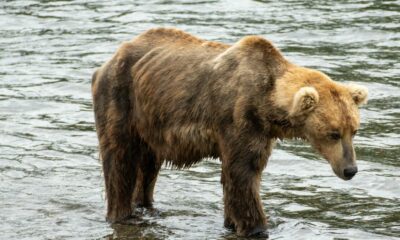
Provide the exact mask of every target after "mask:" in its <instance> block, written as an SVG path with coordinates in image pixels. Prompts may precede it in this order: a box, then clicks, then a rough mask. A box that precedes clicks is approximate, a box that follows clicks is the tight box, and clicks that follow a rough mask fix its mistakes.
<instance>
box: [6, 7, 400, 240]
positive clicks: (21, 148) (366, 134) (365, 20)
mask: <svg viewBox="0 0 400 240" xmlns="http://www.w3.org/2000/svg"><path fill="white" fill-rule="evenodd" d="M156 26H174V27H178V28H181V29H183V30H186V31H188V32H190V33H193V34H195V35H197V36H200V37H202V38H206V39H209V40H217V41H224V42H228V43H232V42H235V41H236V40H238V39H239V38H240V37H242V36H244V35H249V34H257V35H261V36H264V37H266V38H268V39H270V40H272V41H273V42H274V43H275V44H276V45H277V46H278V47H279V48H280V49H281V50H282V51H283V53H284V54H285V55H286V56H287V57H288V58H289V59H290V60H291V61H293V62H295V63H297V64H300V65H304V66H307V67H313V68H317V69H319V70H322V71H324V72H326V73H327V74H328V75H330V76H331V77H332V78H334V79H335V80H337V81H341V82H348V81H352V82H357V83H361V84H364V85H366V86H367V87H368V88H369V89H370V101H369V104H368V105H367V106H365V107H363V109H362V110H361V116H362V124H361V129H360V131H359V135H358V136H357V137H356V138H355V143H356V145H357V149H356V151H357V154H358V158H359V169H360V172H359V174H358V175H357V176H356V177H355V178H354V180H352V181H349V182H344V181H342V180H340V179H338V178H337V177H335V176H334V174H333V173H332V171H331V170H330V166H329V165H328V163H326V162H325V160H322V159H321V157H319V156H317V155H315V154H314V153H313V151H312V150H311V149H310V147H308V146H307V145H305V144H302V143H299V142H280V143H278V146H277V148H276V150H275V151H274V153H273V156H272V157H271V159H270V161H269V165H268V167H267V169H266V171H264V174H263V182H262V191H261V194H262V199H263V204H264V207H265V211H266V213H267V214H268V216H269V228H270V235H271V239H396V238H399V237H400V160H399V155H400V62H399V59H400V1H344V0H340V1H293V0H281V1H267V0H263V1H261V0H260V1H247V0H243V1H229V0H223V1H212V0H203V1H194V0H185V1H178V0H176V1H173V0H170V1H144V0H142V1H134V3H132V2H129V1H121V0H117V1H105V0H96V1H93V0H90V1H45V0H30V1H29V0H26V1H25V0H19V1H7V0H2V1H1V3H0V221H1V224H0V232H1V238H2V239H67V238H74V239H102V238H105V239H137V238H140V237H142V238H144V239H147V238H150V239H151V238H153V239H224V238H228V239H234V238H235V235H234V234H232V233H231V232H229V231H227V230H225V229H224V228H223V227H222V225H223V218H222V215H223V205H222V196H221V195H222V190H221V186H220V184H219V177H220V163H219V162H218V161H216V160H208V161H204V162H203V163H201V164H199V165H197V166H195V167H193V168H191V169H190V170H185V171H175V170H170V169H167V168H165V169H163V170H162V172H161V175H160V178H159V180H158V183H157V186H156V193H155V199H156V203H155V207H156V208H157V209H158V210H159V211H160V213H159V214H154V213H149V212H138V219H137V220H136V221H135V222H133V224H132V225H128V226H127V225H114V226H110V225H109V224H107V223H106V222H105V218H104V214H105V199H104V194H103V192H104V187H103V182H102V175H101V166H100V164H99V161H98V150H97V138H96V134H95V129H94V122H93V114H92V109H91V107H92V105H91V96H90V79H91V74H92V72H93V71H94V69H95V68H97V67H99V66H100V65H101V64H102V63H103V62H105V61H106V60H108V59H109V58H110V57H111V55H112V53H113V52H114V51H115V50H116V48H117V47H118V45H119V44H120V43H121V42H122V41H126V40H129V39H131V38H132V37H134V36H135V35H137V34H139V33H141V32H142V31H144V30H146V29H148V28H151V27H156Z"/></svg>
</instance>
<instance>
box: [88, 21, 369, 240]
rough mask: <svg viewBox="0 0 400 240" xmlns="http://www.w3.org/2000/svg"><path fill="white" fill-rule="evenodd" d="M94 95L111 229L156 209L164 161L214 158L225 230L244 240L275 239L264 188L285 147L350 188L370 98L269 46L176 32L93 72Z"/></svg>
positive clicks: (157, 35)
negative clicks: (299, 148)
mask: <svg viewBox="0 0 400 240" xmlns="http://www.w3.org/2000/svg"><path fill="white" fill-rule="evenodd" d="M92 94H93V102H94V112H95V120H96V129H97V134H98V138H99V145H100V156H101V160H102V165H103V172H104V178H105V186H106V195H107V202H108V206H107V219H108V220H109V221H111V222H116V221H120V220H123V219H125V218H127V217H129V216H131V214H132V212H133V210H132V203H134V204H133V206H134V205H136V206H137V205H140V206H144V207H149V206H151V205H152V202H153V190H154V185H155V182H156V179H157V175H158V172H159V170H160V167H161V165H162V164H163V163H164V162H166V163H168V164H170V165H172V166H174V167H176V168H187V167H190V166H191V165H193V164H195V163H197V162H199V161H200V160H201V159H203V158H205V157H214V158H219V159H220V160H221V161H222V173H221V183H222V185H223V190H224V191H223V192H224V196H223V199H224V206H225V209H224V215H225V216H224V217H225V226H226V227H231V228H233V229H235V230H236V232H237V233H238V235H240V236H248V235H253V234H259V233H262V232H264V231H265V230H266V223H267V222H266V217H265V215H264V212H263V206H262V204H261V199H260V196H259V188H260V181H261V175H262V171H263V169H264V168H265V166H266V164H267V160H268V158H269V156H270V154H271V151H272V148H273V145H274V142H275V140H276V139H277V138H281V139H283V138H294V137H298V138H303V139H305V140H308V141H309V142H310V143H311V144H312V146H313V147H314V148H315V149H316V150H318V151H319V152H320V153H321V154H322V155H323V156H324V157H325V158H326V159H327V160H328V161H329V162H330V163H331V165H332V168H333V170H334V171H335V173H336V174H337V175H338V176H339V177H342V178H345V177H344V176H343V174H342V170H343V168H346V167H348V166H353V165H355V154H354V150H353V146H352V136H353V135H354V132H355V130H356V129H357V128H358V125H359V116H358V105H360V104H361V103H363V102H365V101H366V97H367V92H366V89H365V88H363V87H360V86H356V85H351V86H346V85H344V84H340V83H336V82H334V81H332V80H331V79H330V78H329V77H328V76H326V75H324V74H323V73H321V72H318V71H316V70H312V69H308V68H302V67H299V66H296V65H294V64H292V63H290V62H289V61H287V60H286V59H285V58H284V57H283V56H282V54H281V53H280V51H279V50H278V49H277V48H275V47H274V46H273V45H272V44H271V42H269V41H268V40H265V39H264V38H262V37H257V36H248V37H244V38H243V39H241V40H240V41H238V42H237V43H235V44H233V45H227V44H221V43H217V42H210V41H205V40H201V39H198V38H196V37H194V36H192V35H190V34H187V33H185V32H182V31H180V30H176V29H166V28H158V29H152V30H149V31H147V32H145V33H143V34H141V35H139V36H138V37H136V38H134V39H133V40H131V41H129V42H125V43H123V44H122V45H121V46H120V48H119V49H118V50H117V52H116V54H115V55H114V57H113V58H112V59H111V60H110V61H109V62H107V63H105V64H104V65H103V66H102V67H101V68H100V69H98V70H97V71H96V72H95V73H94V75H93V79H92ZM332 132H335V133H336V132H337V133H338V134H340V137H341V140H340V143H339V142H337V141H336V140H334V139H331V135H332V134H331V133H332Z"/></svg>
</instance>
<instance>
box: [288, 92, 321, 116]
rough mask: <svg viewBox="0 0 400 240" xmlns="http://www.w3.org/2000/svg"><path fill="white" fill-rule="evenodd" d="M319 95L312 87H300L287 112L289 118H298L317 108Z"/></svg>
mask: <svg viewBox="0 0 400 240" xmlns="http://www.w3.org/2000/svg"><path fill="white" fill-rule="evenodd" d="M318 101H319V94H318V92H317V90H316V89H315V88H313V87H302V88H300V89H299V90H298V91H297V92H296V93H295V95H294V98H293V103H292V107H291V109H290V110H289V116H291V117H298V116H301V115H305V114H307V113H309V112H311V111H312V110H314V108H315V107H316V106H317V104H318Z"/></svg>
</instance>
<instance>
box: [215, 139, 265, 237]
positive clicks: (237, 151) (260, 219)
mask: <svg viewBox="0 0 400 240" xmlns="http://www.w3.org/2000/svg"><path fill="white" fill-rule="evenodd" d="M266 149H267V148H265V147H264V148H255V147H254V146H252V145H247V146H243V148H241V147H239V146H237V147H229V146H225V147H224V148H223V149H222V151H221V154H222V156H221V157H222V176H221V180H222V181H221V182H222V184H223V190H224V191H223V192H224V205H225V209H224V212H225V223H224V225H225V226H226V227H229V228H234V229H236V232H237V234H238V235H239V236H246V237H247V236H253V237H262V238H267V237H268V232H267V219H266V217H265V215H264V211H263V206H262V203H261V199H260V195H259V189H260V182H261V174H262V170H263V169H264V167H265V165H266V162H267V158H268V153H267V151H266Z"/></svg>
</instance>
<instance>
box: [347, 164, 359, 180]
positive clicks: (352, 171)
mask: <svg viewBox="0 0 400 240" xmlns="http://www.w3.org/2000/svg"><path fill="white" fill-rule="evenodd" d="M357 171H358V169H357V167H349V168H345V169H344V170H343V175H344V177H345V178H347V180H350V179H352V178H353V177H354V175H356V173H357Z"/></svg>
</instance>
